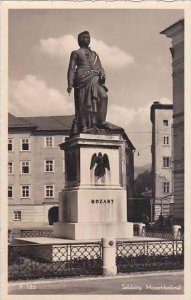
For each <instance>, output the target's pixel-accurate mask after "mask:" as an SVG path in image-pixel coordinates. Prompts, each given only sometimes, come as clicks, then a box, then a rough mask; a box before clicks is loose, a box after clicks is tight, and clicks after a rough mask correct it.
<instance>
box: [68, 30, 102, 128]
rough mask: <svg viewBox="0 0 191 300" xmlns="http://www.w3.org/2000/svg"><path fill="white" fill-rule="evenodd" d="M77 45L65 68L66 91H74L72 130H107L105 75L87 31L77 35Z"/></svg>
mask: <svg viewBox="0 0 191 300" xmlns="http://www.w3.org/2000/svg"><path fill="white" fill-rule="evenodd" d="M78 44H79V46H80V48H79V49H78V50H74V51H72V53H71V56H70V62H69V68H68V88H67V91H68V93H69V94H70V93H71V90H72V88H74V99H75V120H74V122H73V131H76V132H78V133H81V132H82V133H88V132H91V130H92V129H94V130H97V131H99V129H103V128H104V129H108V125H107V124H106V122H105V120H106V114H107V102H108V96H107V91H108V89H107V87H106V86H105V72H104V69H103V68H102V65H101V62H100V59H99V56H98V55H97V53H96V52H95V51H93V50H91V49H90V47H89V44H90V34H89V32H88V31H84V32H81V33H80V34H79V35H78Z"/></svg>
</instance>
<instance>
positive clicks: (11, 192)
mask: <svg viewBox="0 0 191 300" xmlns="http://www.w3.org/2000/svg"><path fill="white" fill-rule="evenodd" d="M8 198H13V187H12V185H9V186H8Z"/></svg>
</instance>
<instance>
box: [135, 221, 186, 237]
mask: <svg viewBox="0 0 191 300" xmlns="http://www.w3.org/2000/svg"><path fill="white" fill-rule="evenodd" d="M133 235H134V236H139V228H138V225H136V224H135V225H134V226H133ZM142 236H145V237H153V238H159V239H167V240H173V234H172V230H170V229H168V230H164V229H163V230H159V229H155V228H146V229H144V232H143V234H142ZM179 239H180V240H183V239H184V233H183V232H182V231H180V232H179Z"/></svg>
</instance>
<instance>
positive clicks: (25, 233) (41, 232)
mask: <svg viewBox="0 0 191 300" xmlns="http://www.w3.org/2000/svg"><path fill="white" fill-rule="evenodd" d="M21 237H22V238H26V237H54V236H53V231H52V230H51V229H24V230H21Z"/></svg>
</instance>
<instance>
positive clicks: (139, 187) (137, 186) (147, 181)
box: [134, 171, 152, 198]
mask: <svg viewBox="0 0 191 300" xmlns="http://www.w3.org/2000/svg"><path fill="white" fill-rule="evenodd" d="M149 190H152V173H151V171H144V172H143V173H141V174H139V175H138V176H137V178H136V179H135V181H134V196H135V198H144V197H145V196H143V193H144V192H146V191H149Z"/></svg>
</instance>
